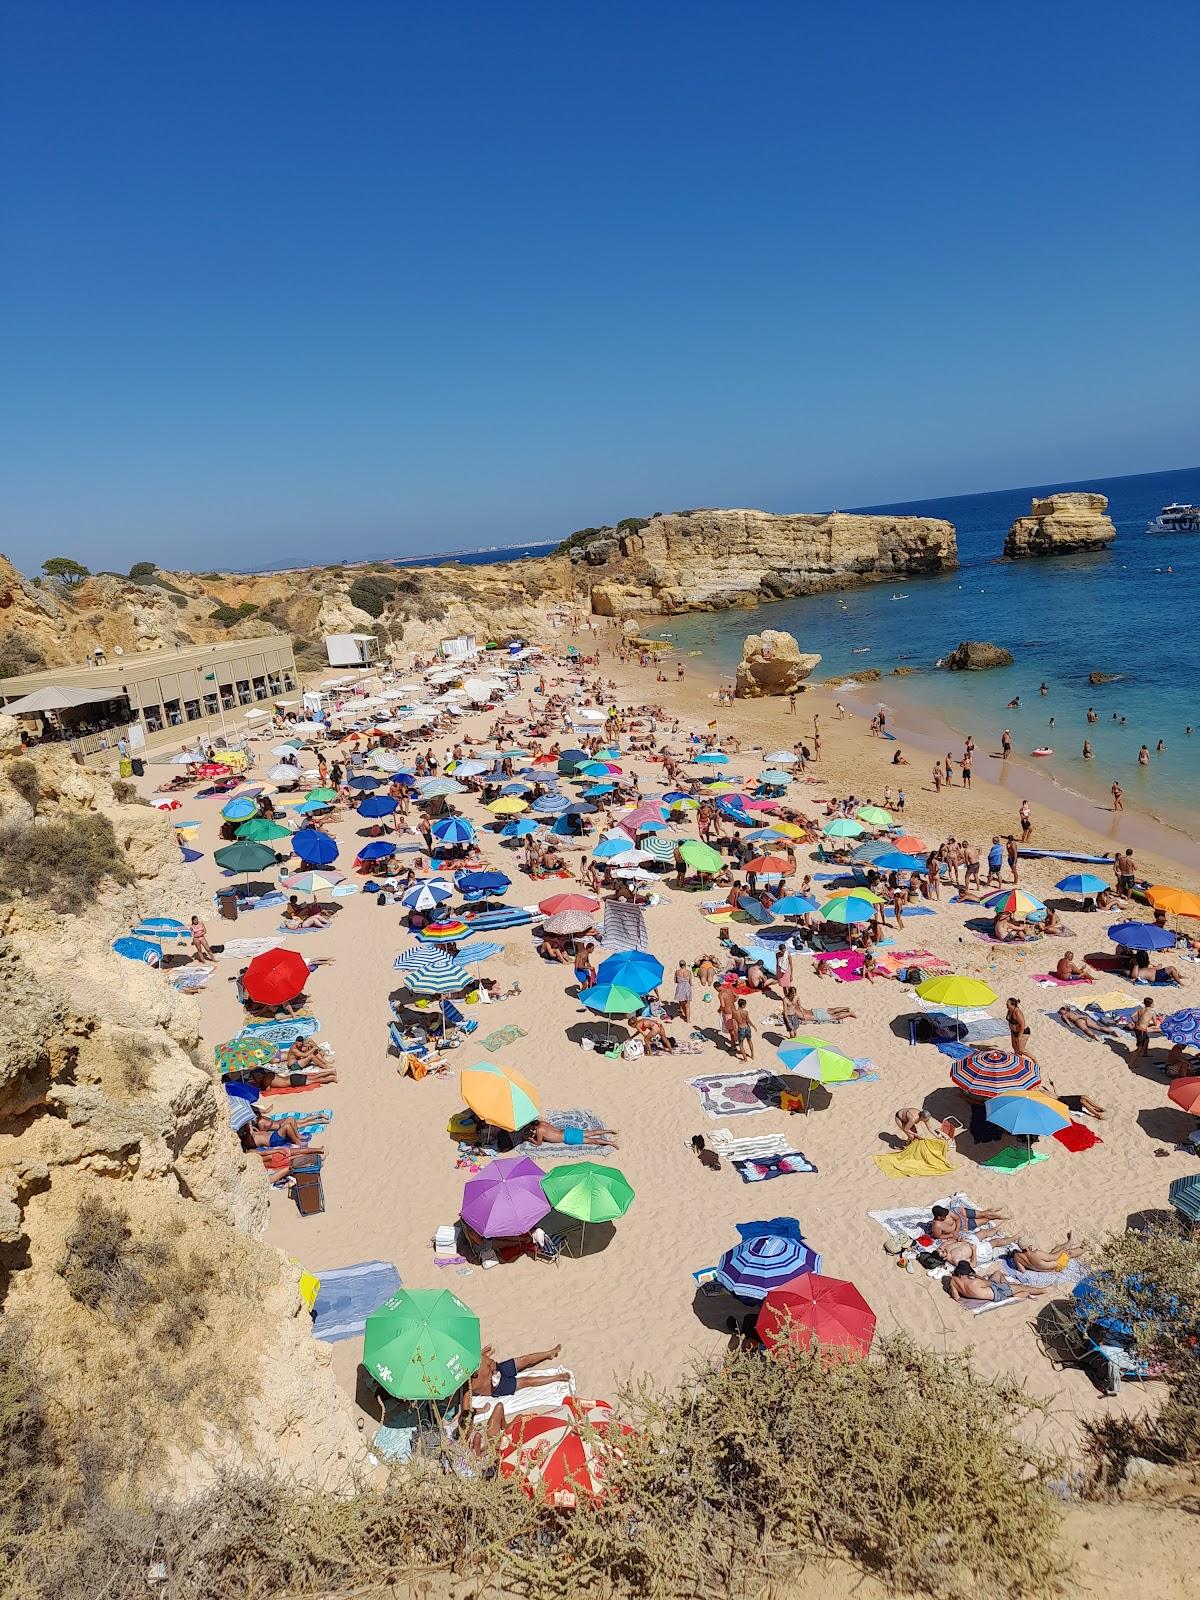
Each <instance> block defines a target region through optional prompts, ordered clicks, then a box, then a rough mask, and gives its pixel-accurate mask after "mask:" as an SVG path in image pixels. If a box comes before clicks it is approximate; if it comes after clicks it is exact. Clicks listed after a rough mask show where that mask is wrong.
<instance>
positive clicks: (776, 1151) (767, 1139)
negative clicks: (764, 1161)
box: [687, 1128, 791, 1161]
mask: <svg viewBox="0 0 1200 1600" xmlns="http://www.w3.org/2000/svg"><path fill="white" fill-rule="evenodd" d="M708 1142H709V1145H710V1146H711V1147H712V1149H714V1150H715V1151H716V1152H717V1154H718V1155H719V1156H722V1157H723V1158H724V1159H725V1160H727V1161H749V1160H751V1159H753V1158H755V1157H761V1156H782V1155H786V1154H787V1153H788V1151H789V1150H790V1148H791V1147H790V1145H789V1144H788V1142H787V1135H786V1134H783V1133H759V1134H750V1135H747V1136H743V1137H742V1138H739V1139H735V1138H734V1136H733V1134H732V1133H730V1131H729V1129H728V1128H714V1129H713V1131H712V1132H711V1133H710V1134H709V1136H708ZM687 1145H688V1149H689V1150H690V1149H691V1147H692V1142H691V1140H690V1139H689V1140H688V1141H687Z"/></svg>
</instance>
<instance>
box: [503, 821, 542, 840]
mask: <svg viewBox="0 0 1200 1600" xmlns="http://www.w3.org/2000/svg"><path fill="white" fill-rule="evenodd" d="M537 830H538V825H537V823H536V822H534V821H533V819H532V818H530V817H526V818H523V819H522V820H521V821H520V822H510V823H509V824H508V826H507V827H504V828H501V829H500V833H501V836H502V837H503V838H505V839H525V838H528V836H529V835H530V834H531V833H536V832H537Z"/></svg>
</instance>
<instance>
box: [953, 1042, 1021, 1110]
mask: <svg viewBox="0 0 1200 1600" xmlns="http://www.w3.org/2000/svg"><path fill="white" fill-rule="evenodd" d="M950 1079H951V1081H952V1082H953V1083H956V1084H957V1085H958V1087H959V1088H960V1089H961V1090H963V1092H964V1093H965V1094H969V1095H974V1096H975V1097H976V1098H977V1099H980V1100H990V1099H991V1098H992V1097H993V1096H994V1095H998V1094H1008V1093H1010V1092H1011V1091H1012V1090H1014V1089H1036V1088H1037V1086H1038V1084H1039V1083H1041V1081H1042V1071H1041V1068H1040V1067H1039V1066H1038V1064H1037V1062H1036V1061H1034V1060H1033V1058H1032V1057H1031V1056H1022V1055H1017V1054H1016V1053H1015V1052H1014V1051H1012V1050H972V1051H971V1053H970V1055H968V1056H964V1057H963V1059H962V1060H961V1061H954V1062H951V1064H950Z"/></svg>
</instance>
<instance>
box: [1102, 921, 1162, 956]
mask: <svg viewBox="0 0 1200 1600" xmlns="http://www.w3.org/2000/svg"><path fill="white" fill-rule="evenodd" d="M1108 937H1109V938H1110V939H1111V940H1112V941H1113V943H1114V944H1119V945H1122V946H1123V947H1124V948H1125V949H1126V950H1169V949H1170V948H1171V946H1172V945H1173V944H1174V943H1175V935H1174V934H1173V933H1168V931H1167V929H1166V928H1160V927H1158V926H1157V924H1155V923H1153V922H1114V923H1113V925H1112V927H1111V928H1110V929H1109V930H1108Z"/></svg>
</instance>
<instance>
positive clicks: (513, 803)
mask: <svg viewBox="0 0 1200 1600" xmlns="http://www.w3.org/2000/svg"><path fill="white" fill-rule="evenodd" d="M488 810H489V811H491V812H493V813H494V814H495V815H496V816H498V817H515V816H516V814H517V813H518V812H519V811H528V810H529V802H528V800H520V799H518V798H517V796H516V795H515V794H506V795H502V796H501V797H500V799H499V800H493V801H491V802H490V803H489V805H488Z"/></svg>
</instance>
